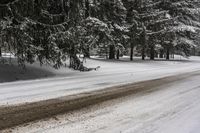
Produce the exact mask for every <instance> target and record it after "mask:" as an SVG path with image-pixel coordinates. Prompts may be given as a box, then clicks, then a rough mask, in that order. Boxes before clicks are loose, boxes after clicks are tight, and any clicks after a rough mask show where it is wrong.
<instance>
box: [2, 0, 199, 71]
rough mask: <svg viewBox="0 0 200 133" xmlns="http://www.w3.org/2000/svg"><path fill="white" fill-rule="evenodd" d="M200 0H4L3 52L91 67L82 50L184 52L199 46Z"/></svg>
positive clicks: (31, 60) (21, 59) (28, 59)
mask: <svg viewBox="0 0 200 133" xmlns="http://www.w3.org/2000/svg"><path fill="white" fill-rule="evenodd" d="M199 8H200V2H199V1H197V0H129V1H127V0H1V1H0V56H1V53H2V51H3V50H4V51H5V50H6V51H9V52H11V53H13V54H14V55H15V56H16V57H17V59H18V61H19V64H20V65H22V66H24V63H25V62H29V63H34V62H35V61H36V60H39V61H40V63H41V64H43V63H47V64H53V65H54V67H56V68H59V67H60V66H61V65H63V63H64V61H65V59H66V58H67V57H69V58H70V67H71V68H73V69H78V70H87V68H85V67H84V66H83V63H82V62H81V61H80V59H79V58H78V57H77V54H84V55H85V56H86V57H89V56H90V50H91V49H92V48H93V47H97V48H98V50H99V52H103V53H105V54H106V55H108V58H109V59H115V58H116V59H119V57H120V54H121V53H122V52H123V50H124V49H128V50H130V60H133V56H134V49H136V50H137V51H138V52H139V53H140V54H141V56H142V59H143V60H144V59H145V58H146V57H147V56H148V57H150V59H151V60H154V59H155V57H157V56H158V55H159V57H160V58H163V57H164V56H165V57H166V59H167V60H169V59H170V54H174V53H179V54H182V55H185V56H189V55H190V54H191V50H192V49H194V48H195V47H198V46H199V41H198V38H199V27H200V15H199V14H200V10H199Z"/></svg>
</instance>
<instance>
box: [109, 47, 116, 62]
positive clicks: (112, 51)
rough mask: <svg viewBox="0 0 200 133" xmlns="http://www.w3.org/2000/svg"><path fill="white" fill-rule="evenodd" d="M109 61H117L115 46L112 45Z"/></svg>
mask: <svg viewBox="0 0 200 133" xmlns="http://www.w3.org/2000/svg"><path fill="white" fill-rule="evenodd" d="M109 59H115V46H114V45H110V51H109Z"/></svg>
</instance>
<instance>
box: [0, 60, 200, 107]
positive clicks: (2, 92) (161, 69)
mask: <svg viewBox="0 0 200 133" xmlns="http://www.w3.org/2000/svg"><path fill="white" fill-rule="evenodd" d="M177 59H178V60H176V61H141V60H137V59H135V61H133V62H129V61H128V59H126V58H125V59H123V60H121V61H110V60H99V59H98V60H97V59H95V60H87V63H86V65H87V66H89V67H96V66H100V67H101V68H100V69H99V70H98V71H91V72H77V71H72V70H70V69H68V68H61V69H60V70H54V69H53V68H50V67H48V66H43V67H42V68H41V67H40V65H38V64H34V65H28V66H27V69H26V70H25V71H24V70H20V68H18V67H17V66H16V65H15V62H14V63H13V65H0V106H6V105H13V104H21V103H26V102H34V101H40V100H46V99H50V98H57V97H60V96H66V95H71V94H76V93H80V92H85V91H91V90H94V89H102V88H105V87H110V86H114V85H119V84H127V83H133V82H137V81H144V80H149V79H156V78H161V77H165V76H170V75H176V74H179V73H185V72H191V71H196V70H200V57H191V58H190V59H183V58H182V59H181V61H180V60H179V59H180V57H177ZM27 79H28V80H27ZM11 81H12V82H11Z"/></svg>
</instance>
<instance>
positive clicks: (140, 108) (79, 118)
mask: <svg viewBox="0 0 200 133" xmlns="http://www.w3.org/2000/svg"><path fill="white" fill-rule="evenodd" d="M199 79H200V74H199V72H198V73H197V74H196V75H194V76H192V77H187V78H186V79H181V80H178V81H176V82H172V83H169V84H164V85H162V86H159V87H158V88H157V91H151V92H148V93H140V94H139V93H138V94H134V95H131V96H128V97H125V98H121V99H115V100H111V101H108V102H104V103H101V104H98V105H95V106H91V107H89V108H85V109H82V110H79V111H75V112H71V113H68V114H65V115H60V116H56V117H53V118H51V119H45V120H43V121H39V122H36V123H29V124H26V125H24V126H21V127H17V128H14V129H12V130H6V131H3V133H6V132H8V131H11V132H14V133H25V132H26V133H199V131H200V82H199Z"/></svg>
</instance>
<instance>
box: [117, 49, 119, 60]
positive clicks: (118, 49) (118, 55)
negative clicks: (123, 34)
mask: <svg viewBox="0 0 200 133" xmlns="http://www.w3.org/2000/svg"><path fill="white" fill-rule="evenodd" d="M119 54H120V51H119V49H117V59H118V60H119Z"/></svg>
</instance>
